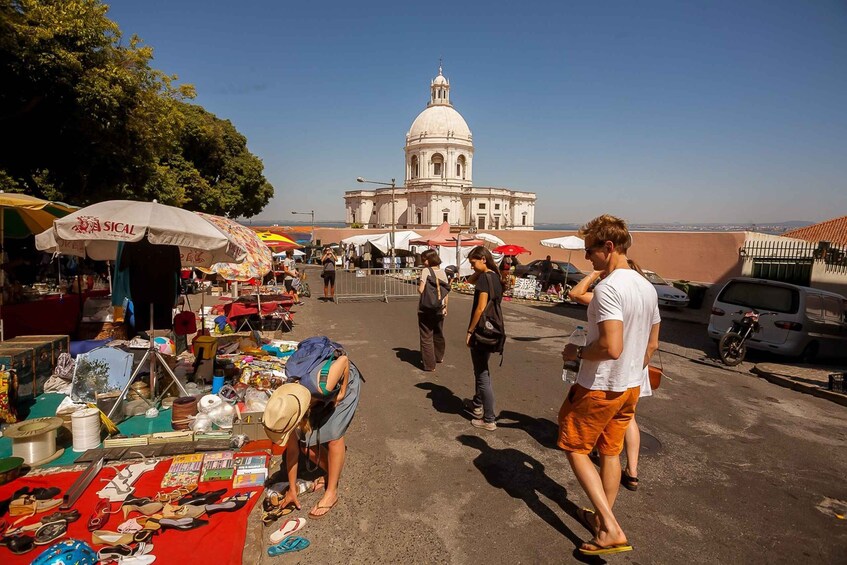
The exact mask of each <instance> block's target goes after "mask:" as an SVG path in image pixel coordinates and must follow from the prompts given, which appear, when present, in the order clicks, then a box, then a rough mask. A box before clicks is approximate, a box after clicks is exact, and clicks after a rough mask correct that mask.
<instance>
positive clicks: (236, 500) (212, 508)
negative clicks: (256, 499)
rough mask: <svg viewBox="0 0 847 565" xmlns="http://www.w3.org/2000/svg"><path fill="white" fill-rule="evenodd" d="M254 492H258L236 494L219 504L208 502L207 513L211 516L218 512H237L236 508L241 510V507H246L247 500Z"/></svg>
mask: <svg viewBox="0 0 847 565" xmlns="http://www.w3.org/2000/svg"><path fill="white" fill-rule="evenodd" d="M254 494H256V493H254V492H247V493H243V494H236V495H234V496H230V497H229V498H227V499H225V500H223V501H222V502H219V503H217V504H207V505H206V514H208V515H209V516H211V515H212V514H216V513H218V512H235V511H236V510H240V509H241V508H244V505H245V504H247V501H249V500H250V499H251V498H252V497H253V495H254Z"/></svg>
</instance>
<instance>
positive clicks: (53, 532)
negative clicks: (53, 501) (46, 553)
mask: <svg viewBox="0 0 847 565" xmlns="http://www.w3.org/2000/svg"><path fill="white" fill-rule="evenodd" d="M66 533H68V523H67V522H65V521H59V522H48V523H46V524H44V525H43V526H41V527H40V528H38V530H36V532H35V545H47V544H48V543H52V542H53V541H55V540H57V539H59V538H60V537H62V536H63V535H65V534H66Z"/></svg>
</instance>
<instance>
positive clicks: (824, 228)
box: [782, 216, 847, 245]
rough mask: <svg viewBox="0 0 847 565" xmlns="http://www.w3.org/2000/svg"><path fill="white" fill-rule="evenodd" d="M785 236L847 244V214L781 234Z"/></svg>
mask: <svg viewBox="0 0 847 565" xmlns="http://www.w3.org/2000/svg"><path fill="white" fill-rule="evenodd" d="M782 235H783V236H785V237H793V238H795V239H803V240H805V241H812V242H818V241H828V242H830V243H836V244H839V245H847V216H841V217H840V218H835V219H832V220H827V221H825V222H821V223H819V224H814V225H811V226H806V227H805V228H800V229H796V230H791V231H789V232H785V233H784V234H782Z"/></svg>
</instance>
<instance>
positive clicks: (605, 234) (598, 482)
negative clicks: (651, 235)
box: [558, 215, 660, 555]
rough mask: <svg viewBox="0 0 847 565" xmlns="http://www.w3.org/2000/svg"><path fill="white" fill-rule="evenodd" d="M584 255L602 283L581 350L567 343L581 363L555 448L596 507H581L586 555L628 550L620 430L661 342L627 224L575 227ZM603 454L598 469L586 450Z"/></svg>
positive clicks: (569, 354)
mask: <svg viewBox="0 0 847 565" xmlns="http://www.w3.org/2000/svg"><path fill="white" fill-rule="evenodd" d="M580 235H581V236H582V237H583V238H584V239H585V257H586V259H588V260H590V261H591V264H592V265H593V267H594V269H595V270H596V271H601V272H602V275H601V277H602V280H601V281H600V282H599V283H598V284H597V286H596V287H595V288H594V298H593V299H592V301H591V303H590V304H589V306H588V338H587V345H586V346H585V347H577V346H575V345H572V344H569V345H567V346H566V347H565V349H564V350H563V351H562V358H563V359H564V360H565V361H574V360H577V359H579V360H580V368H579V374H578V375H577V381H576V383H575V384H574V385H573V386H572V387H571V389H570V391H569V392H568V396H567V398H566V399H565V402H564V404H562V408H561V410H560V411H559V441H558V445H559V447H560V448H562V449H563V450H565V451H566V452H567V454H568V461H569V462H570V464H571V468H572V469H573V471H574V474H575V475H576V476H577V478H578V479H579V482H580V484H581V485H582V487H583V489H584V490H585V492H586V494H587V495H588V498H589V499H590V500H591V504H592V505H593V506H594V512H591V511H581V514H580V517H579V518H580V521H581V522H583V523H584V524H585V525H586V527H588V528H590V529H591V531H592V533H593V534H594V536H593V538H592V539H591V541H589V542H586V543H584V544H582V547H580V552H582V553H583V554H586V555H604V554H609V553H620V552H622V551H629V550H631V549H632V546H630V545H629V542H628V541H627V538H626V535H625V534H624V532H623V530H622V529H621V526H620V524H618V522H617V519H616V518H615V515H614V514H613V513H612V506H613V505H614V503H615V498H616V497H617V494H618V487H619V485H620V481H621V463H620V457H619V456H620V453H621V451H622V450H623V441H624V433H625V432H626V428H627V425H628V424H629V421H630V420H631V419H632V417H633V416H634V415H635V405H636V404H637V402H638V395H639V392H640V385H641V382H642V379H643V374H644V367H646V366H647V364H648V362H649V361H650V357H651V356H652V355H653V353H654V352H655V351H656V349H658V347H659V322H660V318H659V307H658V297H657V296H656V290H655V289H654V288H653V285H652V284H650V283H649V282H648V281H647V280H646V279H645V278H644V277H643V276H641V275H640V274H639V273H638V272H637V271H635V270H633V269H631V268H630V266H629V264H628V263H627V256H626V251H627V249H628V248H629V245H630V243H631V241H632V239H631V237H630V235H629V230H628V229H627V227H626V223H625V222H624V221H623V220H621V219H619V218H615V217H614V216H609V215H604V216H600V217H598V218H595V219H593V220H591V221H590V222H588V223H587V224H586V225H585V226H583V227H582V229H581V230H580ZM595 446H596V447H597V451H598V452H599V453H600V472H599V473H598V472H597V469H596V468H595V467H594V464H593V463H592V462H591V460H590V459H589V456H588V454H589V453H590V452H591V450H592V449H593V448H594V447H595Z"/></svg>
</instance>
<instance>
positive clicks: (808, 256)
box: [740, 240, 847, 273]
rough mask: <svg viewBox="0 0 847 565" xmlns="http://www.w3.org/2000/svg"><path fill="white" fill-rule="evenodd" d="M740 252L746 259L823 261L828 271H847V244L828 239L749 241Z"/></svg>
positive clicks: (758, 260)
mask: <svg viewBox="0 0 847 565" xmlns="http://www.w3.org/2000/svg"><path fill="white" fill-rule="evenodd" d="M740 254H741V257H742V258H743V259H744V260H746V261H755V262H760V261H762V260H767V261H770V262H780V263H801V264H802V263H823V264H824V269H825V271H826V272H836V273H847V246H844V245H837V244H834V243H829V242H826V241H819V242H817V243H812V242H808V241H780V240H757V241H748V242H746V243H745V244H744V246H743V247H741V249H740Z"/></svg>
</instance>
